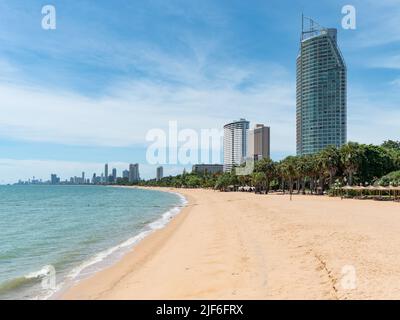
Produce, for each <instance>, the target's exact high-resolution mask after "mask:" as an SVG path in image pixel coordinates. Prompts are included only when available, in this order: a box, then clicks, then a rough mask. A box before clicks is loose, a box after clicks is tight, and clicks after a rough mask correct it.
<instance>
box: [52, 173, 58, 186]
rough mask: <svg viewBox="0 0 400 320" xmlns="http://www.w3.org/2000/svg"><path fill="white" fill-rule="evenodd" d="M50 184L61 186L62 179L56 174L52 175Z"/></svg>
mask: <svg viewBox="0 0 400 320" xmlns="http://www.w3.org/2000/svg"><path fill="white" fill-rule="evenodd" d="M50 182H51V184H59V183H60V178H59V177H57V175H56V174H52V175H51V179H50Z"/></svg>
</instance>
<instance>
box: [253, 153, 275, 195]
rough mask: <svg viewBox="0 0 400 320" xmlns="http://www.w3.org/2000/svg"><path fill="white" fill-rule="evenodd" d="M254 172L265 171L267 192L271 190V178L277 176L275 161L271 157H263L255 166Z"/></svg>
mask: <svg viewBox="0 0 400 320" xmlns="http://www.w3.org/2000/svg"><path fill="white" fill-rule="evenodd" d="M254 172H263V173H264V174H265V180H266V181H265V186H266V190H265V192H266V193H268V192H269V188H270V183H271V180H272V179H273V178H274V177H275V176H276V166H275V163H274V162H273V161H272V160H271V159H270V158H262V159H261V160H259V161H257V162H256V163H255V166H254Z"/></svg>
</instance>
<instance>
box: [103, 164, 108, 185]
mask: <svg viewBox="0 0 400 320" xmlns="http://www.w3.org/2000/svg"><path fill="white" fill-rule="evenodd" d="M104 182H105V183H108V163H106V164H105V166H104Z"/></svg>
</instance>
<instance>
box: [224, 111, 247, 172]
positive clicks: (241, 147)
mask: <svg viewBox="0 0 400 320" xmlns="http://www.w3.org/2000/svg"><path fill="white" fill-rule="evenodd" d="M248 130H249V121H247V120H245V119H240V120H239V121H234V122H231V123H228V124H226V125H225V126H224V171H231V170H232V168H233V167H234V166H239V165H240V164H241V163H243V162H244V160H245V157H246V154H247V135H248Z"/></svg>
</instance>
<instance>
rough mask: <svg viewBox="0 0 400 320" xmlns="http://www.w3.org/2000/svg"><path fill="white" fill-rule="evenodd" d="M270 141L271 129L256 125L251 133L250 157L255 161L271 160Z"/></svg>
mask: <svg viewBox="0 0 400 320" xmlns="http://www.w3.org/2000/svg"><path fill="white" fill-rule="evenodd" d="M270 139H271V138H270V128H269V127H266V126H264V125H263V124H256V126H255V128H254V129H253V130H250V131H249V150H248V157H249V158H251V159H254V160H261V159H262V158H270V144H271V140H270Z"/></svg>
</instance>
